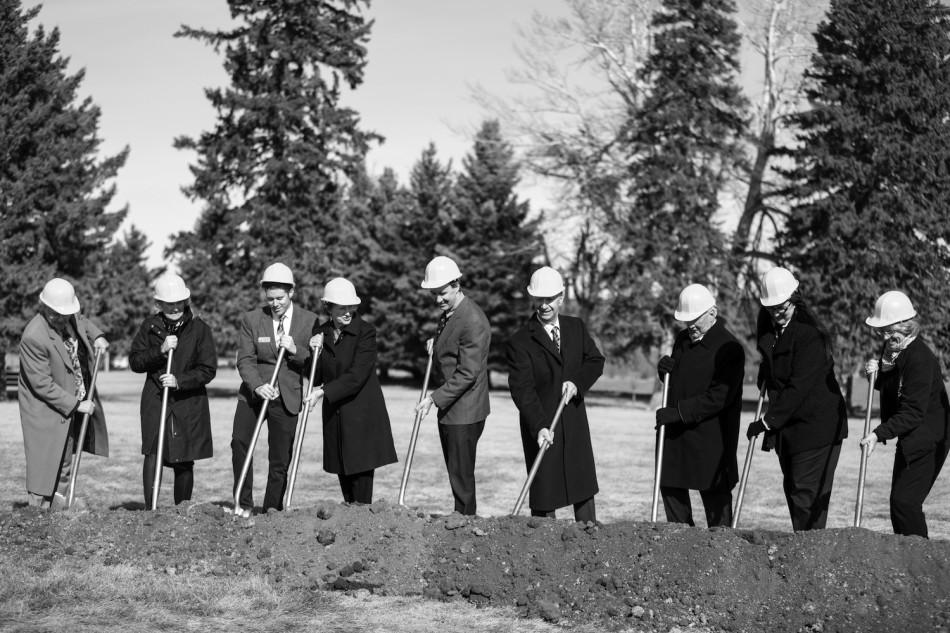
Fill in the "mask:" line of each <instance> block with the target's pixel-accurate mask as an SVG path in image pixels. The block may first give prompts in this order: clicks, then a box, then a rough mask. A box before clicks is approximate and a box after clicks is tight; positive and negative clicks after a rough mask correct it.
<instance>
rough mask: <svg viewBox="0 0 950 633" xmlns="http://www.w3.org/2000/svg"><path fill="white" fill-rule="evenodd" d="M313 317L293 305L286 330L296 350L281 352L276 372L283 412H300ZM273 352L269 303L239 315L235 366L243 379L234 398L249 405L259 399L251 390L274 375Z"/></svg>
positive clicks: (274, 356) (274, 343)
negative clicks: (284, 410)
mask: <svg viewBox="0 0 950 633" xmlns="http://www.w3.org/2000/svg"><path fill="white" fill-rule="evenodd" d="M316 320H317V315H316V314H314V313H313V312H310V311H309V310H305V309H304V308H302V307H300V306H299V305H297V304H294V314H293V319H292V320H291V322H290V326H289V327H288V328H287V333H288V334H289V335H290V336H292V337H293V339H294V343H295V344H296V345H297V353H296V354H290V353H289V352H284V362H283V363H282V364H281V366H280V369H279V371H278V372H277V388H278V389H279V390H280V397H281V398H282V399H283V401H284V406H285V407H286V408H287V411H288V412H289V413H292V414H296V413H299V412H300V403H301V401H302V399H303V395H302V393H303V380H304V373H305V371H306V370H305V367H306V360H307V357H308V356H309V353H310V352H309V350H310V333H311V332H312V331H313V325H314V323H315V322H316ZM277 355H278V350H277V342H276V341H275V340H274V319H273V317H272V316H271V309H270V306H265V307H263V308H258V309H256V310H251V311H250V312H245V313H244V314H243V315H241V328H240V332H239V333H238V357H237V368H238V373H239V374H240V375H241V380H243V382H242V383H241V389H240V391H239V393H238V397H240V398H243V399H244V400H245V401H246V402H247V403H248V404H251V405H252V406H253V405H256V404H257V403H259V402H260V401H261V399H260V398H259V397H258V396H257V394H256V393H254V390H255V389H257V388H258V387H260V386H261V385H264V384H267V383H269V382H270V379H271V377H272V376H273V375H274V365H276V364H277Z"/></svg>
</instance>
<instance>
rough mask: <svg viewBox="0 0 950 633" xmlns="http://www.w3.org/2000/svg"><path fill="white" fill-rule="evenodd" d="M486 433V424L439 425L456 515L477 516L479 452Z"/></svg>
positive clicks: (480, 422) (482, 422)
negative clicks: (481, 438)
mask: <svg viewBox="0 0 950 633" xmlns="http://www.w3.org/2000/svg"><path fill="white" fill-rule="evenodd" d="M484 430H485V420H481V421H479V422H475V423H474V424H439V441H440V442H441V443H442V456H443V457H444V458H445V467H446V469H447V470H448V471H449V485H450V486H451V487H452V496H453V497H455V511H456V512H458V513H460V514H468V515H473V514H475V448H476V446H477V445H478V438H480V437H481V436H482V431H484Z"/></svg>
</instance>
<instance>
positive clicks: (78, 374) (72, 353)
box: [63, 336, 86, 400]
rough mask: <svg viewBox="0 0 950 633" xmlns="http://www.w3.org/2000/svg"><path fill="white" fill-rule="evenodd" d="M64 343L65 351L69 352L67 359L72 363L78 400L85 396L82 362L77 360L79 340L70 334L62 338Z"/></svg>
mask: <svg viewBox="0 0 950 633" xmlns="http://www.w3.org/2000/svg"><path fill="white" fill-rule="evenodd" d="M63 342H64V343H65V344H66V351H67V352H69V360H70V361H71V362H72V364H73V378H74V379H75V381H76V397H77V398H79V399H80V400H84V399H85V398H86V385H85V384H84V383H83V380H82V364H80V362H79V341H77V340H76V339H74V338H73V337H71V336H68V337H66V338H64V339H63Z"/></svg>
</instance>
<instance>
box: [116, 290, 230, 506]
mask: <svg viewBox="0 0 950 633" xmlns="http://www.w3.org/2000/svg"><path fill="white" fill-rule="evenodd" d="M153 290H154V293H153V294H154V297H153V298H154V299H155V306H156V308H157V312H156V313H155V314H152V315H150V316H148V317H146V319H145V320H144V321H143V322H142V325H141V326H140V327H139V330H138V332H137V333H136V334H135V338H134V339H132V346H131V348H130V350H129V367H130V368H131V369H132V371H134V372H136V373H140V374H143V373H144V374H146V376H145V384H144V385H143V386H142V398H141V401H140V405H139V414H140V418H141V425H142V455H144V456H145V459H144V461H143V463H142V487H143V489H144V492H145V507H146V508H147V509H152V490H153V485H154V483H155V466H156V460H157V459H158V458H159V456H158V431H159V426H160V423H161V412H162V401H163V399H164V393H165V390H166V389H167V390H168V403H167V415H166V419H165V437H164V441H163V446H164V449H163V451H162V455H161V459H162V464H163V466H168V467H170V468H171V469H172V471H173V472H174V474H175V484H174V499H175V505H178V504H179V503H181V502H182V501H188V500H190V499H191V493H192V489H193V487H194V466H195V461H196V460H199V459H208V458H209V457H211V456H212V455H213V452H214V449H213V446H212V441H211V411H210V409H209V408H208V392H207V390H206V389H205V385H207V384H208V383H209V382H211V380H212V379H214V376H215V374H216V373H217V366H218V354H217V352H216V351H215V345H214V338H213V336H212V335H211V328H210V327H208V325H207V324H206V323H205V322H204V321H202V320H201V318H200V317H198V316H197V315H195V314H194V313H193V312H192V310H191V306H190V305H189V299H190V298H191V291H190V290H188V287H187V286H186V285H185V281H184V279H182V278H181V277H180V276H179V275H176V274H174V273H168V274H165V275H163V276H161V277H159V278H158V279H156V280H155V283H154V284H153ZM169 354H171V359H172V364H171V371H170V372H168V373H166V372H165V370H166V369H168V356H169ZM159 485H161V475H160V476H159Z"/></svg>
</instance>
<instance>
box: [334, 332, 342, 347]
mask: <svg viewBox="0 0 950 633" xmlns="http://www.w3.org/2000/svg"><path fill="white" fill-rule="evenodd" d="M341 336H343V330H338V329H336V328H334V329H333V344H334V345H336V344H337V343H338V342H339V340H340V337H341Z"/></svg>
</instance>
